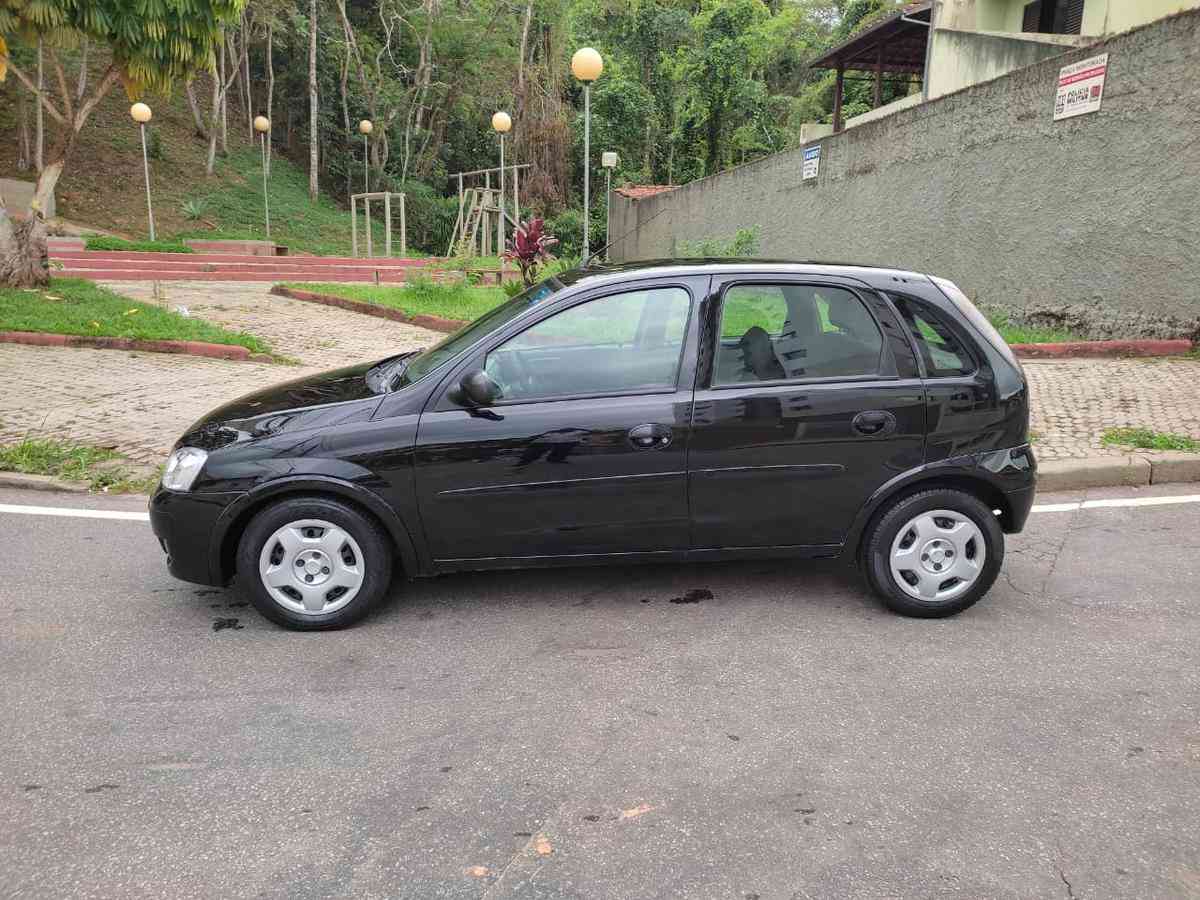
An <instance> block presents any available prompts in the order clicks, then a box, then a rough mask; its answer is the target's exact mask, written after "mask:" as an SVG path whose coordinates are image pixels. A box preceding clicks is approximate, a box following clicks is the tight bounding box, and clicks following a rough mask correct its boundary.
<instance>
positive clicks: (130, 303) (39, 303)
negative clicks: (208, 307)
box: [0, 278, 271, 353]
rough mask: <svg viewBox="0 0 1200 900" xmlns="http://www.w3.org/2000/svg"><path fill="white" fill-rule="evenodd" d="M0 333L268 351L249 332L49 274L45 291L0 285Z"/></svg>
mask: <svg viewBox="0 0 1200 900" xmlns="http://www.w3.org/2000/svg"><path fill="white" fill-rule="evenodd" d="M0 331H36V332H42V333H44V334H83V335H90V336H93V337H123V338H136V339H139V340H152V341H153V340H176V341H207V342H209V343H212V344H234V345H237V346H241V347H247V348H249V349H250V350H251V351H253V352H255V353H270V352H271V348H270V347H269V346H267V344H266V343H265V342H263V341H261V340H259V339H258V338H256V337H254V336H253V335H250V334H246V333H245V332H238V331H230V330H228V329H226V328H222V327H221V326H220V325H214V324H213V323H212V322H206V321H204V320H203V319H195V318H190V317H186V316H182V315H180V314H179V313H176V312H172V311H171V310H169V309H165V308H164V307H161V306H154V305H152V304H149V303H142V302H140V301H138V300H132V299H130V298H129V297H123V296H122V295H120V294H116V293H113V292H112V291H110V290H108V289H107V288H102V287H100V286H98V285H96V284H93V283H92V282H90V281H84V280H83V279H82V278H52V279H50V286H49V287H48V288H45V289H38V288H27V289H20V288H0Z"/></svg>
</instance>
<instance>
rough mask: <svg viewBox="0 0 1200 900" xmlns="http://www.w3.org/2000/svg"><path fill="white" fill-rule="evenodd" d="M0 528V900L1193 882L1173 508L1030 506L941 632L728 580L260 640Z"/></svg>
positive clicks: (117, 549) (1189, 689)
mask: <svg viewBox="0 0 1200 900" xmlns="http://www.w3.org/2000/svg"><path fill="white" fill-rule="evenodd" d="M1185 493H1188V491H1187V490H1181V489H1180V487H1179V486H1174V489H1166V488H1149V489H1144V490H1143V491H1141V492H1139V493H1136V494H1134V493H1133V492H1131V491H1126V492H1124V493H1121V492H1117V491H1109V492H1093V493H1092V494H1091V495H1089V496H1154V495H1165V494H1185ZM1075 499H1079V497H1078V496H1074V497H1066V496H1059V497H1043V498H1040V502H1042V503H1046V502H1057V501H1064V500H1067V501H1069V500H1075ZM0 504H37V505H71V506H89V507H97V508H104V509H132V510H138V509H140V508H141V507H140V505H139V504H138V502H137V501H131V500H119V499H109V498H94V499H88V498H85V499H83V500H79V499H76V498H74V497H70V498H64V497H62V496H50V495H42V496H38V495H35V494H29V493H17V492H0ZM0 535H2V537H0V548H2V552H0V560H2V561H3V566H4V577H3V578H2V579H0V722H3V728H2V729H0V894H2V895H6V896H20V897H27V896H28V897H67V896H71V897H105V898H112V897H124V896H146V897H289V898H300V897H327V896H350V895H353V896H358V897H393V898H398V897H404V898H432V897H469V898H481V897H484V898H508V897H521V898H526V897H587V898H596V897H599V898H609V897H611V898H642V897H673V898H674V897H703V898H709V897H714V898H738V900H752V898H760V900H767V898H804V897H812V898H839V897H852V898H874V897H963V898H983V897H987V898H991V897H1014V898H1016V897H1021V898H1026V897H1054V898H1058V897H1062V898H1071V897H1074V898H1099V897H1120V898H1131V897H1137V898H1150V897H1186V896H1192V897H1195V896H1200V828H1198V827H1197V825H1198V823H1200V724H1198V723H1200V587H1198V585H1200V503H1190V504H1180V505H1169V506H1144V507H1135V508H1127V507H1125V508H1094V509H1083V510H1078V509H1076V510H1068V511H1061V512H1040V513H1036V514H1035V515H1034V516H1033V518H1032V520H1031V523H1030V527H1029V529H1028V530H1027V531H1026V533H1025V534H1024V535H1021V536H1020V537H1017V538H1014V539H1011V540H1010V544H1009V556H1008V561H1007V563H1006V575H1007V577H1006V578H1005V579H1002V580H1001V582H1000V583H998V584H997V586H996V588H995V589H994V590H993V591H992V593H991V595H990V596H989V597H988V598H986V599H985V600H984V601H983V602H982V603H980V604H979V605H977V606H976V607H975V608H973V609H972V610H969V611H968V612H967V613H965V614H963V615H961V616H959V617H957V618H954V619H950V620H943V621H917V620H907V619H902V618H898V617H896V616H893V615H891V614H889V613H887V612H884V611H883V610H882V609H881V608H880V607H878V606H877V605H876V604H875V602H874V601H873V600H872V599H870V597H869V596H867V594H866V593H865V592H864V590H863V589H862V587H861V586H860V584H859V582H858V580H857V578H856V577H855V576H854V575H852V574H849V573H847V572H845V571H843V570H842V569H841V568H840V567H838V566H836V565H832V564H817V565H814V564H802V563H798V562H797V563H791V562H778V563H769V564H765V563H761V562H759V563H751V564H721V565H707V566H693V567H682V566H670V567H668V566H662V567H652V568H629V569H623V568H618V567H613V568H608V569H582V570H570V571H550V572H534V573H504V574H481V575H470V576H456V577H449V578H442V579H438V580H435V581H428V582H422V583H417V584H415V585H408V586H405V587H403V588H402V589H398V590H397V591H396V593H395V596H394V597H393V598H392V600H391V601H390V602H389V603H388V604H387V605H386V606H385V607H384V608H383V609H381V610H380V611H379V612H377V614H376V615H374V617H372V618H370V619H369V620H368V621H367V622H366V623H365V624H363V625H361V626H359V627H357V628H354V629H352V630H349V631H344V632H338V633H331V634H315V635H312V634H294V633H290V632H286V631H283V630H281V629H279V628H276V627H274V626H272V625H270V624H269V623H267V622H265V621H264V620H262V619H261V618H259V617H258V616H257V615H256V614H255V613H254V611H253V610H252V609H249V608H247V607H245V606H244V605H242V603H241V601H240V599H239V598H238V596H237V595H236V593H234V592H231V591H221V590H217V591H214V590H209V589H203V588H198V587H194V586H189V585H185V584H183V583H181V582H178V581H175V580H173V579H172V578H171V577H170V576H168V575H167V573H166V570H165V568H164V564H163V558H162V554H161V552H160V551H159V549H158V547H157V545H156V544H155V542H154V540H153V538H152V536H151V533H150V530H149V526H148V525H146V524H145V523H143V522H137V521H111V520H95V519H78V518H60V517H38V516H26V515H15V514H10V513H4V512H0ZM688 591H709V592H711V594H712V596H711V598H708V599H702V600H699V601H698V602H691V603H679V602H673V600H674V598H683V597H685V596H686V595H687V592H688ZM219 620H236V623H229V622H227V624H230V625H231V627H226V628H222V629H221V630H219V631H217V630H214V624H215V623H217V622H218V621H219Z"/></svg>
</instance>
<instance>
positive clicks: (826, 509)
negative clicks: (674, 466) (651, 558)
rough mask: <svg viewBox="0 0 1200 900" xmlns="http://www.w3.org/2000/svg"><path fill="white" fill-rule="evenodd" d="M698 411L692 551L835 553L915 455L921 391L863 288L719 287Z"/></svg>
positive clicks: (921, 428)
mask: <svg viewBox="0 0 1200 900" xmlns="http://www.w3.org/2000/svg"><path fill="white" fill-rule="evenodd" d="M702 316H703V321H704V334H703V335H702V337H701V341H702V344H701V346H702V348H703V349H702V354H701V358H700V363H699V372H698V378H697V391H696V400H695V406H694V411H693V415H692V436H691V443H690V447H689V459H688V479H689V491H690V497H691V509H692V546H693V549H694V550H695V551H697V552H705V551H714V552H716V551H721V550H730V549H735V548H785V547H786V548H794V549H799V548H807V549H808V550H809V551H811V552H813V553H814V554H821V553H831V552H834V550H836V548H837V547H839V546H840V545H841V543H842V542H843V540H844V538H845V535H846V533H847V531H848V530H849V528H850V525H851V523H852V522H853V520H854V517H855V514H856V513H857V512H858V511H859V509H860V508H861V507H862V505H863V503H864V502H865V501H866V500H867V498H868V497H870V495H871V494H872V493H873V492H874V491H875V490H876V489H877V488H878V487H880V486H881V485H883V484H884V483H885V482H887V481H888V480H889V479H891V478H893V477H894V476H896V475H899V474H900V473H901V472H904V471H906V470H908V469H911V468H913V467H915V466H918V465H920V464H921V463H922V461H923V456H924V440H925V408H924V388H923V385H922V383H921V380H920V377H919V374H918V371H917V367H916V360H915V358H914V356H913V354H912V349H911V345H910V344H909V342H908V340H907V338H906V337H905V333H904V331H903V329H902V328H901V326H900V323H899V322H897V321H896V318H895V315H894V313H893V312H892V310H891V308H890V307H889V306H888V304H887V302H886V301H885V300H884V299H883V298H881V297H880V296H879V295H877V294H876V293H875V292H873V291H872V290H870V289H869V288H868V287H867V286H866V285H864V284H861V283H856V282H853V281H850V280H839V279H834V278H829V277H820V276H801V275H796V276H780V275H761V276H757V275H756V276H746V275H726V276H719V277H716V278H714V279H713V284H712V289H711V292H710V296H709V298H708V299H707V300H706V302H705V306H704V310H703V313H702Z"/></svg>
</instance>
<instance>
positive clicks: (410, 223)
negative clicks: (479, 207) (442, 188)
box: [392, 181, 458, 256]
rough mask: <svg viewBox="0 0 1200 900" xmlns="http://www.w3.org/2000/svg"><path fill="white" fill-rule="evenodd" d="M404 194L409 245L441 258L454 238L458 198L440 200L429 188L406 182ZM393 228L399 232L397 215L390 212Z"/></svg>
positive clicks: (422, 184)
mask: <svg viewBox="0 0 1200 900" xmlns="http://www.w3.org/2000/svg"><path fill="white" fill-rule="evenodd" d="M400 190H402V191H403V192H404V212H405V225H406V227H407V231H408V235H407V236H408V245H409V247H413V248H415V249H417V250H420V251H422V252H424V253H429V254H431V255H433V256H444V255H445V253H446V248H447V247H449V246H450V241H451V240H452V239H453V237H454V223H455V221H456V220H457V219H458V197H457V196H454V197H442V196H440V195H439V194H438V193H437V192H436V191H435V190H434V189H433V188H431V187H430V186H429V185H427V184H425V183H423V182H420V181H409V182H407V183H406V184H405V185H404V186H403V187H401V188H400ZM392 216H393V219H392V223H393V224H392V227H393V228H399V222H398V219H397V218H396V217H397V216H398V213H397V212H396V210H395V209H393V210H392Z"/></svg>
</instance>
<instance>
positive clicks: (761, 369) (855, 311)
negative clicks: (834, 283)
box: [713, 284, 883, 385]
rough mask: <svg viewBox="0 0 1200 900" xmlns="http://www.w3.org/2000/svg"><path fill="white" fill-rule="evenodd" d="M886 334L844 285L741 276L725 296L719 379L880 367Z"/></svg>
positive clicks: (834, 374) (868, 371) (863, 371)
mask: <svg viewBox="0 0 1200 900" xmlns="http://www.w3.org/2000/svg"><path fill="white" fill-rule="evenodd" d="M882 356H883V335H882V334H880V331H879V326H878V325H876V323H875V320H874V319H873V318H872V317H871V314H870V313H869V312H868V311H867V308H866V307H865V306H864V305H863V302H862V301H861V300H860V299H859V298H858V297H857V296H856V295H855V294H854V293H853V292H851V291H848V290H846V289H845V288H838V287H829V286H826V285H811V284H735V285H733V286H732V287H730V288H729V289H728V290H727V291H726V292H725V296H724V300H723V301H722V304H721V329H720V337H719V339H718V342H717V352H716V360H715V370H714V373H713V384H714V385H730V384H740V383H743V382H754V381H787V380H792V379H800V378H838V377H855V376H862V375H877V374H879V372H880V367H881V365H882V362H881V359H882Z"/></svg>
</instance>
